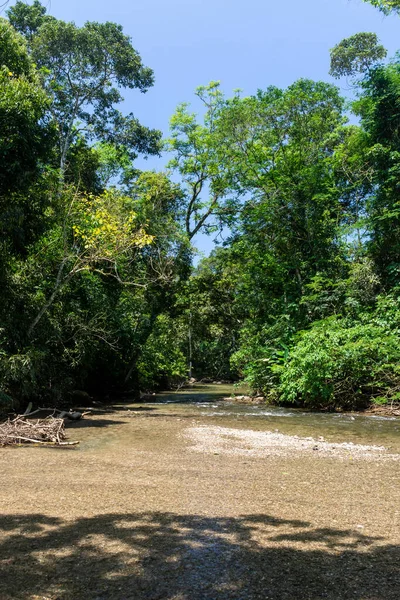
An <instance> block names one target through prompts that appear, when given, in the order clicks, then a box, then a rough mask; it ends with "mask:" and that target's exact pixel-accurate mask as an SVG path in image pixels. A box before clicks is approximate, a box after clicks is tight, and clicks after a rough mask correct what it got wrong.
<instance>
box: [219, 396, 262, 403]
mask: <svg viewBox="0 0 400 600" xmlns="http://www.w3.org/2000/svg"><path fill="white" fill-rule="evenodd" d="M224 400H227V401H229V402H237V403H238V404H263V403H264V402H265V398H264V396H230V397H226V398H224Z"/></svg>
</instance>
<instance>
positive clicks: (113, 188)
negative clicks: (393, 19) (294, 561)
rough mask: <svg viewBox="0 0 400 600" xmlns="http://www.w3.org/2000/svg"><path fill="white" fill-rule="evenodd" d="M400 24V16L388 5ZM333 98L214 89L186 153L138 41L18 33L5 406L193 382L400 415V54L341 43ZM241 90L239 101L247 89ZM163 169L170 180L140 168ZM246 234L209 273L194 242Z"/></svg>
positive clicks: (216, 257) (4, 290) (2, 125)
mask: <svg viewBox="0 0 400 600" xmlns="http://www.w3.org/2000/svg"><path fill="white" fill-rule="evenodd" d="M370 4H373V5H375V6H377V8H379V9H380V10H381V11H383V12H384V13H386V14H389V13H400V2H399V0H386V1H383V0H381V1H379V0H370ZM330 74H331V75H332V76H333V77H336V78H338V79H339V78H341V77H346V78H347V80H348V81H349V82H351V89H352V98H351V100H349V99H345V98H343V97H342V96H341V94H340V91H339V89H338V88H337V87H336V86H334V85H332V84H329V83H324V82H321V81H311V80H307V79H300V80H299V81H296V82H294V83H293V84H292V85H290V86H289V87H288V88H287V89H279V88H277V87H268V88H267V89H260V90H259V91H258V92H257V93H256V94H255V95H253V96H249V97H244V96H243V95H242V94H241V93H240V92H235V93H233V95H232V96H231V97H226V96H225V95H224V93H223V92H222V90H221V88H220V86H219V84H218V82H211V83H210V84H209V85H207V86H202V87H199V88H198V89H197V90H196V102H198V103H200V105H201V106H202V109H201V110H199V112H198V114H195V113H193V112H192V109H191V107H190V105H189V104H187V103H184V104H181V105H180V106H178V107H177V109H176V112H175V114H174V115H172V117H171V121H170V135H169V138H168V139H162V135H161V133H160V132H159V131H156V130H152V129H149V128H147V127H144V126H143V125H141V123H140V122H139V121H138V120H137V118H136V117H135V116H134V115H133V114H126V113H124V112H123V111H122V110H120V109H121V106H122V101H123V93H124V90H136V93H139V92H141V93H144V92H146V90H148V89H149V88H150V87H151V86H153V84H154V75H153V72H152V70H151V68H149V67H147V66H145V65H144V64H143V63H142V60H141V57H140V55H139V53H138V51H137V50H136V49H135V48H134V47H133V46H132V42H131V40H130V38H129V37H127V36H126V35H125V34H124V32H123V29H122V27H121V26H120V25H118V24H114V23H111V22H107V23H97V22H88V23H86V24H85V25H84V26H83V27H78V26H76V25H75V24H74V23H67V22H64V21H61V20H58V19H56V18H54V17H53V16H51V15H49V14H47V11H46V8H45V7H44V6H43V5H42V4H41V3H40V2H39V1H38V0H35V1H34V2H33V3H32V4H30V5H28V4H25V3H24V2H20V1H18V2H16V3H15V4H14V5H13V6H12V7H10V8H9V9H8V11H7V18H3V19H0V87H1V94H0V156H1V172H0V289H1V302H0V407H2V408H3V409H5V410H9V409H10V407H17V406H18V404H19V405H22V406H23V405H24V404H26V403H27V402H28V401H33V402H40V403H44V402H47V403H48V404H56V405H57V404H60V402H61V401H65V398H68V397H71V396H72V394H73V392H74V390H85V391H87V392H88V393H90V394H92V395H103V394H113V393H117V392H120V391H129V392H130V393H133V394H136V395H138V394H139V392H140V390H142V391H145V390H154V389H159V388H163V387H164V388H165V387H167V386H171V385H175V384H178V383H179V382H182V381H184V380H185V379H186V378H188V377H189V376H192V375H193V376H194V377H196V378H206V377H208V378H212V379H229V380H231V381H235V380H239V379H244V380H245V381H247V382H248V384H249V386H250V388H251V389H252V390H253V392H254V393H257V394H262V395H263V396H264V397H265V398H266V400H267V401H269V402H274V403H294V404H296V405H298V406H300V405H303V406H310V407H314V408H345V409H346V408H347V409H350V408H363V407H366V406H368V405H370V404H371V403H379V404H385V403H393V402H396V401H399V399H400V344H399V333H400V302H399V300H400V54H399V55H396V56H394V57H393V58H391V59H387V57H386V50H385V49H384V48H383V46H381V45H380V43H379V40H378V39H377V36H376V35H375V34H373V33H359V34H356V35H354V36H352V37H350V38H347V39H345V40H343V41H341V42H340V41H339V43H338V44H337V46H336V47H335V48H333V49H332V52H331V73H330ZM238 84H239V85H240V81H239V82H238ZM161 153H166V154H168V156H169V162H168V167H167V169H166V170H165V171H164V172H155V171H139V170H138V169H137V168H136V167H135V159H136V158H137V157H138V156H146V155H147V156H151V155H159V154H161ZM221 231H224V232H229V233H228V234H227V235H226V236H225V241H224V242H223V243H222V244H220V245H219V247H216V249H215V250H214V251H213V252H212V253H211V255H210V256H209V257H208V258H204V259H203V260H201V261H200V262H199V263H198V264H197V265H196V266H193V259H194V256H195V251H194V248H193V239H194V237H195V236H196V234H199V233H208V234H209V235H211V236H217V235H218V232H221Z"/></svg>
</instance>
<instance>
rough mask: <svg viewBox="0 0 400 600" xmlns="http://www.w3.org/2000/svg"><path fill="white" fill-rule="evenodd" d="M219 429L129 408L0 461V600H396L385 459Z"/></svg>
mask: <svg viewBox="0 0 400 600" xmlns="http://www.w3.org/2000/svg"><path fill="white" fill-rule="evenodd" d="M227 425H228V423H224V422H221V420H219V421H213V419H212V418H211V419H210V418H206V417H201V416H197V417H196V418H194V417H193V415H191V414H188V415H186V416H185V412H184V411H183V410H182V411H181V412H177V413H176V414H172V413H171V412H170V413H168V412H167V411H166V410H163V408H162V407H157V408H151V407H149V406H142V407H137V406H136V407H135V406H133V405H132V406H130V407H128V406H127V407H119V408H117V409H115V410H114V411H111V410H110V411H105V412H104V413H100V414H97V415H93V416H92V417H90V418H87V419H84V420H82V421H81V422H79V423H77V424H74V425H73V427H72V428H68V431H67V433H68V435H69V439H71V440H77V439H79V440H81V444H80V446H79V447H78V448H77V449H74V448H71V449H50V448H36V447H21V448H4V449H1V450H0V599H1V600H11V599H12V600H39V599H41V600H43V599H51V600H56V599H58V600H80V599H82V600H157V599H158V600H227V599H235V600H254V599H262V600H268V599H271V600H272V599H273V600H306V599H307V600H317V599H320V598H325V599H329V600H350V599H352V600H398V598H399V597H400V505H399V498H400V463H399V461H398V460H396V458H395V457H392V458H390V456H389V454H390V453H389V454H387V453H385V452H384V451H381V450H360V452H359V454H357V451H356V450H354V449H351V448H350V450H349V449H348V448H343V449H342V450H343V451H342V450H339V451H337V448H334V449H333V450H336V453H335V452H330V450H329V448H328V450H329V451H328V450H327V451H326V452H325V451H321V449H320V450H318V451H315V450H313V449H310V448H308V447H303V448H302V447H301V443H303V442H300V446H299V443H294V444H293V446H291V447H287V442H286V441H285V440H283V441H282V440H281V442H279V444H278V446H277V442H276V439H277V438H275V442H276V443H275V442H274V443H275V446H274V444H272V446H270V447H269V449H268V444H267V438H266V437H265V435H264V437H262V435H261V437H260V432H256V431H253V430H252V431H250V430H248V433H246V431H244V430H243V427H241V429H240V430H239V429H238V428H236V429H235V427H233V428H232V427H228V426H227ZM239 431H240V432H241V433H240V432H239ZM238 432H239V433H238ZM263 433H265V432H263ZM284 437H289V436H284ZM271 439H272V438H271ZM260 440H261V441H260ZM292 440H293V438H292ZM268 443H272V442H271V440H270V441H269V442H268ZM323 443H324V442H321V444H323ZM266 444H267V445H266ZM282 444H283V446H286V450H285V451H284V452H273V451H272V450H271V448H272V447H275V449H276V447H282ZM321 448H323V446H321Z"/></svg>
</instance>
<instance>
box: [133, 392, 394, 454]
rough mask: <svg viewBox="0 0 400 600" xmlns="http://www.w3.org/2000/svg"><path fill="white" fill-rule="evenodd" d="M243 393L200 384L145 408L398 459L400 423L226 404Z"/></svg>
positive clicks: (370, 417)
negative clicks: (375, 449) (378, 450)
mask: <svg viewBox="0 0 400 600" xmlns="http://www.w3.org/2000/svg"><path fill="white" fill-rule="evenodd" d="M244 393H245V391H241V390H240V389H239V390H238V389H236V388H234V387H233V386H232V385H215V384H214V385H211V384H210V385H207V384H196V385H195V386H194V387H193V388H189V389H188V388H187V389H184V390H181V391H178V392H164V393H161V394H157V395H156V396H155V397H154V398H155V399H154V402H150V403H146V404H143V408H145V409H147V410H152V411H153V412H154V413H156V414H160V415H161V414H163V415H165V416H169V417H172V416H176V418H180V419H185V418H187V419H190V420H192V421H193V420H201V421H202V422H203V423H204V421H206V422H207V424H210V425H220V426H222V427H233V428H239V429H251V430H255V431H279V432H280V433H283V434H287V435H297V436H299V437H313V438H315V439H318V438H319V437H323V438H324V439H325V440H326V441H328V442H353V443H354V444H374V445H382V446H386V447H387V448H388V449H390V450H391V451H393V452H396V453H400V418H399V417H384V416H375V415H370V414H363V413H320V412H311V411H304V410H301V409H296V408H293V409H291V408H282V407H275V406H268V405H265V404H258V405H255V404H240V403H237V402H235V401H234V400H233V399H232V400H226V399H225V400H224V398H229V397H231V396H232V394H236V395H240V394H244Z"/></svg>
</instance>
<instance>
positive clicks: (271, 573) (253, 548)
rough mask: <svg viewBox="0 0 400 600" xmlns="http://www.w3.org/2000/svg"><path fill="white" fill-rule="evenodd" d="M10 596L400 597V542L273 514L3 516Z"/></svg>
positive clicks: (145, 599) (114, 599) (201, 599)
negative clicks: (61, 517)
mask: <svg viewBox="0 0 400 600" xmlns="http://www.w3.org/2000/svg"><path fill="white" fill-rule="evenodd" d="M0 565H1V575H0V598H1V600H9V599H10V598H13V599H18V600H28V599H30V600H31V599H33V598H35V599H39V598H40V599H52V600H56V599H59V600H67V599H68V600H72V599H73V600H81V599H82V600H156V599H159V600H161V599H164V600H167V599H168V600H172V599H174V600H226V599H235V600H254V599H256V598H257V599H262V600H267V599H271V600H272V599H273V600H303V599H304V600H305V599H308V600H317V599H320V598H327V599H329V600H347V599H348V600H350V599H352V600H398V598H399V596H400V549H399V547H398V546H394V545H387V544H386V545H385V544H384V540H381V539H379V538H372V537H368V536H366V535H363V534H362V533H360V532H357V531H346V530H336V529H327V528H324V529H317V528H313V527H312V526H311V524H310V523H306V522H302V521H293V520H283V519H278V518H274V517H271V516H267V515H247V516H243V517H238V518H209V517H202V516H189V515H188V516H185V515H176V514H170V513H141V514H106V515H99V516H94V517H90V518H80V519H77V520H74V521H73V520H60V519H57V518H52V517H48V516H45V515H11V516H3V517H0Z"/></svg>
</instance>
